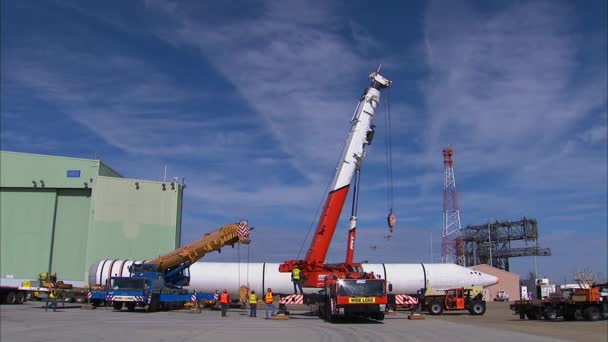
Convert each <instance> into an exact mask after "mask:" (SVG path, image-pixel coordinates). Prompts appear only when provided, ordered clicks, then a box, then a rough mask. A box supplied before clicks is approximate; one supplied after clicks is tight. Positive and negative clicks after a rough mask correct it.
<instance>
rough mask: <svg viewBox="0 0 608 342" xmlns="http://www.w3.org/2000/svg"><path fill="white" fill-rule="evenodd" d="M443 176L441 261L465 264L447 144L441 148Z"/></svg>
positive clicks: (451, 165)
mask: <svg viewBox="0 0 608 342" xmlns="http://www.w3.org/2000/svg"><path fill="white" fill-rule="evenodd" d="M442 152H443V164H444V166H445V177H444V183H443V232H442V234H441V247H442V248H441V251H442V253H441V261H442V262H443V263H456V264H459V265H462V266H464V265H465V258H464V243H463V239H462V231H461V229H462V227H461V225H460V209H459V208H458V192H457V191H456V178H455V177H454V159H453V156H454V149H452V147H451V146H448V147H446V148H444V149H443V151H442Z"/></svg>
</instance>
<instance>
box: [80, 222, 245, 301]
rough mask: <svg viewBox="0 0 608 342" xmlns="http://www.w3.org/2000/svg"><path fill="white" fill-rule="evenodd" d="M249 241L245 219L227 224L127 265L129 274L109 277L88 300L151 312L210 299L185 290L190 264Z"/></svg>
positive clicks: (187, 283) (209, 295)
mask: <svg viewBox="0 0 608 342" xmlns="http://www.w3.org/2000/svg"><path fill="white" fill-rule="evenodd" d="M249 242H250V238H249V223H248V222H247V221H246V220H241V221H240V222H237V223H233V224H229V225H226V226H224V227H222V228H220V229H218V230H216V231H213V232H211V233H208V234H205V235H204V236H203V237H202V238H201V239H200V240H197V241H195V242H192V243H190V244H188V245H186V246H184V247H181V248H179V249H176V250H174V251H172V252H170V253H167V254H165V255H162V256H159V257H158V258H156V259H153V260H149V261H144V262H143V263H133V265H131V266H130V267H129V273H130V276H129V277H111V278H110V279H109V284H108V285H107V286H106V288H105V290H104V291H93V292H91V293H90V295H89V297H90V302H91V304H93V305H94V306H99V305H100V304H101V303H102V302H104V301H105V302H106V303H111V305H112V307H113V308H114V309H115V310H121V309H122V307H123V305H124V306H126V308H127V310H128V311H134V310H135V308H136V307H143V308H145V309H146V310H147V311H148V312H153V311H157V310H159V309H165V310H167V309H176V308H178V307H182V306H183V305H184V304H185V303H187V302H193V301H199V300H210V299H212V298H213V294H203V293H196V292H193V293H189V292H188V291H187V290H186V289H184V286H188V285H189V283H190V276H189V267H190V265H192V264H193V263H194V262H196V261H197V260H199V259H201V258H202V257H203V256H205V254H207V253H210V252H213V251H219V250H220V249H221V248H222V247H223V246H226V245H234V244H235V243H243V244H248V243H249Z"/></svg>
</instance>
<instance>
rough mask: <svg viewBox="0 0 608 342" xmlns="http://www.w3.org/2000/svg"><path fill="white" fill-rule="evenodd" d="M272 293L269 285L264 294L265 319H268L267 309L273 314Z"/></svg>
mask: <svg viewBox="0 0 608 342" xmlns="http://www.w3.org/2000/svg"><path fill="white" fill-rule="evenodd" d="M273 297H274V295H273V294H272V289H271V288H270V287H269V288H268V291H266V296H265V297H264V303H265V304H266V319H270V316H268V310H272V316H274V298H273Z"/></svg>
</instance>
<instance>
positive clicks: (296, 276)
mask: <svg viewBox="0 0 608 342" xmlns="http://www.w3.org/2000/svg"><path fill="white" fill-rule="evenodd" d="M291 281H292V282H293V293H294V294H298V289H300V294H304V292H302V270H300V268H299V267H298V265H296V267H294V269H293V270H291Z"/></svg>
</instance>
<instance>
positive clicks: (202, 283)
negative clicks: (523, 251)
mask: <svg viewBox="0 0 608 342" xmlns="http://www.w3.org/2000/svg"><path fill="white" fill-rule="evenodd" d="M133 262H134V261H132V260H101V261H99V262H98V263H96V264H94V265H93V266H91V269H90V272H89V285H91V286H95V285H102V284H105V283H106V281H107V279H109V277H112V276H123V277H124V276H129V270H128V267H129V266H130V265H132V264H133ZM138 262H140V261H138ZM362 267H363V270H364V271H365V272H374V274H376V275H377V276H380V277H381V278H383V279H386V280H387V281H388V282H390V283H391V284H393V293H396V294H415V293H416V291H418V290H420V289H423V288H432V289H446V288H450V287H462V286H482V287H487V286H491V285H494V284H497V283H498V282H500V279H499V278H498V277H495V276H491V275H488V274H485V273H482V272H479V271H476V270H473V269H470V268H466V267H462V266H458V265H455V264H424V263H420V264H362ZM241 285H247V286H249V288H251V289H252V290H255V291H257V292H258V293H264V292H266V289H267V288H269V287H270V288H272V291H273V292H274V293H282V294H289V293H293V283H292V282H291V277H290V274H289V273H281V272H279V264H278V263H267V262H266V263H228V262H196V263H194V264H192V265H191V266H190V286H188V289H189V290H196V291H197V292H203V293H211V292H214V291H215V290H220V291H221V290H223V289H227V290H228V291H229V292H230V293H238V290H239V287H240V286H241ZM317 291H319V289H317V288H305V289H304V292H305V293H316V292H317Z"/></svg>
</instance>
